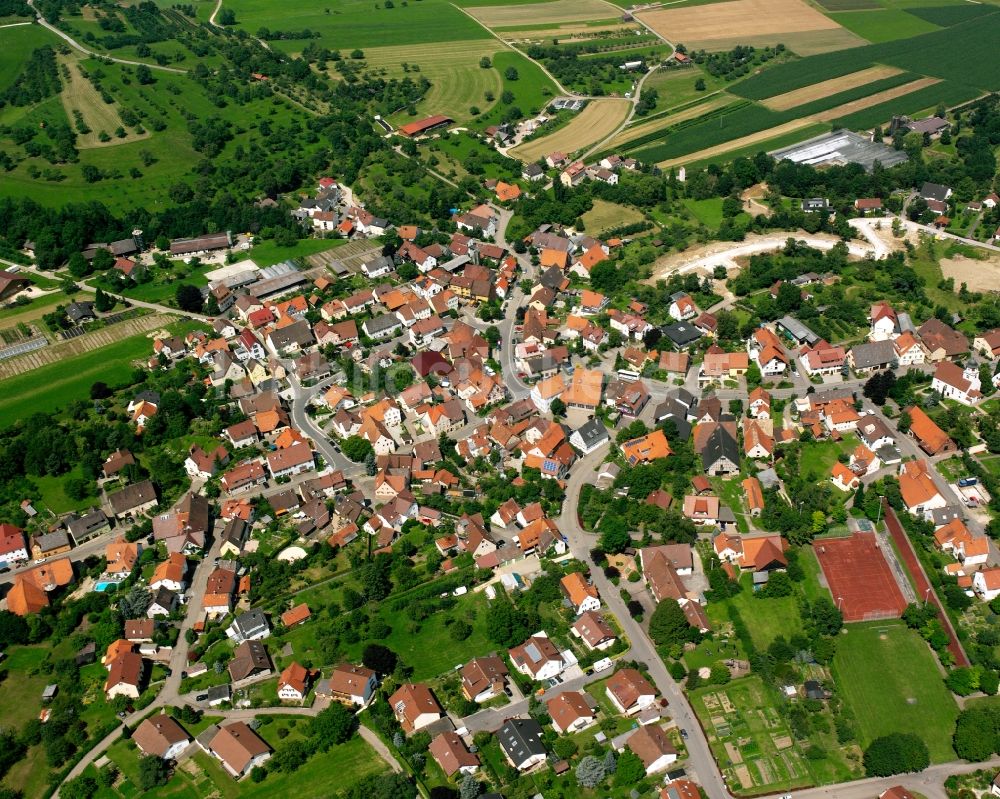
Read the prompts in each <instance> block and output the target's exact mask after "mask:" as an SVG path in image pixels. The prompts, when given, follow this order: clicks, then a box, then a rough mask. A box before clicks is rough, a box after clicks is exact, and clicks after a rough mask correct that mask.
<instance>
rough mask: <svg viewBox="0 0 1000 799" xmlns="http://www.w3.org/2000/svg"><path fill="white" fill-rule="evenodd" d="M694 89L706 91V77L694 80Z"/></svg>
mask: <svg viewBox="0 0 1000 799" xmlns="http://www.w3.org/2000/svg"><path fill="white" fill-rule="evenodd" d="M694 90H695V91H696V92H703V91H705V79H704V78H698V80H696V81H695V82H694Z"/></svg>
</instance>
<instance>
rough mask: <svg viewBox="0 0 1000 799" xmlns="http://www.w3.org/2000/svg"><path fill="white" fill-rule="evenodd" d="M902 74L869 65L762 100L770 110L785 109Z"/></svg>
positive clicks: (890, 69)
mask: <svg viewBox="0 0 1000 799" xmlns="http://www.w3.org/2000/svg"><path fill="white" fill-rule="evenodd" d="M903 74H904V73H903V71H902V70H900V69H897V68H896V67H870V68H868V69H862V70H860V71H859V72H852V73H850V74H849V75H844V76H843V77H840V78H831V79H830V80H824V81H820V82H819V83H814V84H813V85H811V86H803V87H802V88H801V89H794V90H793V91H790V92H785V93H784V94H779V95H776V96H774V97H769V98H767V99H766V100H764V102H763V105H765V106H767V107H768V108H770V109H771V110H772V111H787V110H788V109H789V108H795V107H797V106H800V105H803V104H805V103H811V102H813V101H814V100H818V99H820V98H821V97H826V96H827V95H831V94H837V93H839V92H842V91H846V90H848V89H850V88H852V87H861V86H868V85H869V84H871V83H873V82H875V81H881V80H885V79H886V78H892V77H894V76H896V75H903ZM906 80H909V78H907V77H905V76H904V77H903V80H901V81H900V82H901V83H903V82H905V81H906Z"/></svg>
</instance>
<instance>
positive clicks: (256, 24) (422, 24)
mask: <svg viewBox="0 0 1000 799" xmlns="http://www.w3.org/2000/svg"><path fill="white" fill-rule="evenodd" d="M233 9H234V10H235V11H236V21H237V26H236V27H237V28H242V29H243V30H245V31H246V32H247V33H250V34H253V33H255V32H256V31H257V30H258V29H259V28H261V27H266V28H270V29H271V30H303V29H304V28H309V29H310V30H313V31H317V32H318V33H319V34H320V38H318V39H316V40H315V41H316V42H318V43H319V44H321V45H322V46H324V47H329V48H331V49H338V48H340V49H344V50H347V51H348V52H349V51H351V50H353V49H354V48H356V47H359V48H362V49H364V48H366V47H389V46H392V45H412V44H430V43H432V42H461V41H468V40H469V39H486V38H488V37H489V33H488V32H487V31H486V30H484V29H483V27H482V26H481V25H478V24H476V21H475V20H474V19H471V18H470V17H469V16H467V15H466V14H463V13H462V11H461V10H459V9H457V8H455V7H454V6H453V5H451V3H449V2H447V0H420V2H411V3H407V4H406V5H403V3H401V2H396V3H395V4H394V7H393V8H386V7H385V5H384V4H383V3H379V4H378V7H377V8H376V7H375V4H374V3H372V2H367V0H342V2H340V3H337V4H336V5H335V6H334V5H332V4H330V5H324V4H322V3H286V2H283V0H240V2H239V3H238V4H234V6H233ZM271 45H272V46H273V47H275V48H277V49H279V50H282V51H284V52H298V51H300V50H301V49H302V47H303V42H302V41H301V40H299V41H296V40H283V41H274V42H272V43H271Z"/></svg>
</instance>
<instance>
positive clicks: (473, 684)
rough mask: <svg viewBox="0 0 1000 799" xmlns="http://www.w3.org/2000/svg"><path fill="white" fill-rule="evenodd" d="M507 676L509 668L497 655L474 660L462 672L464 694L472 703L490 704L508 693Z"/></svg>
mask: <svg viewBox="0 0 1000 799" xmlns="http://www.w3.org/2000/svg"><path fill="white" fill-rule="evenodd" d="M507 674H508V672H507V666H506V665H505V664H504V662H503V660H502V659H501V658H499V657H496V656H495V655H490V656H488V657H477V658H473V659H472V660H470V661H469V662H468V663H466V664H465V665H464V666H463V667H462V669H461V672H460V675H461V678H462V694H463V695H464V696H465V698H466V699H468V700H469V701H470V702H488V701H489V700H491V699H493V698H494V697H497V696H500V695H501V694H503V693H504V691H506V689H507Z"/></svg>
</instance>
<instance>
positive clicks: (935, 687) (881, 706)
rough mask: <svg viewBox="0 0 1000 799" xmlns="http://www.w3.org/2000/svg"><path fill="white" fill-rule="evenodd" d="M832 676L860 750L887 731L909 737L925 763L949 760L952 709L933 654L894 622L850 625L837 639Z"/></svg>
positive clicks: (952, 718) (955, 709)
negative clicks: (921, 746)
mask: <svg viewBox="0 0 1000 799" xmlns="http://www.w3.org/2000/svg"><path fill="white" fill-rule="evenodd" d="M833 675H834V677H835V679H836V681H837V687H838V690H839V691H840V693H841V695H842V696H843V697H844V702H845V704H846V706H847V707H848V708H849V709H850V710H851V711H852V713H853V714H854V717H855V719H856V720H857V726H858V732H859V735H860V738H861V744H862V746H867V745H868V743H870V742H871V740H872V739H874V738H877V737H878V736H880V735H885V734H887V733H889V732H904V733H914V734H916V735H919V736H920V737H921V738H923V739H924V741H925V742H926V743H927V748H928V749H929V750H930V755H931V762H932V763H941V762H945V761H947V760H951V759H953V758H954V757H955V753H954V752H953V751H952V748H951V731H952V728H953V726H954V725H953V721H954V719H955V717H956V716H957V715H958V707H957V705H956V704H955V700H954V699H953V698H952V696H951V693H950V692H949V691H948V689H947V688H945V685H944V682H943V680H942V678H941V674H940V671H939V669H938V665H937V662H936V660H935V656H934V653H933V652H932V651H931V650H930V648H929V647H928V646H927V644H926V643H925V642H924V641H923V639H921V638H920V636H919V635H917V633H916V632H914V631H913V630H910V629H908V628H907V627H905V626H903V625H902V624H899V623H898V622H888V623H887V622H871V623H867V624H852V625H850V626H849V627H848V628H847V633H846V634H845V635H841V636H838V638H837V654H836V656H835V657H834V661H833Z"/></svg>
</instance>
